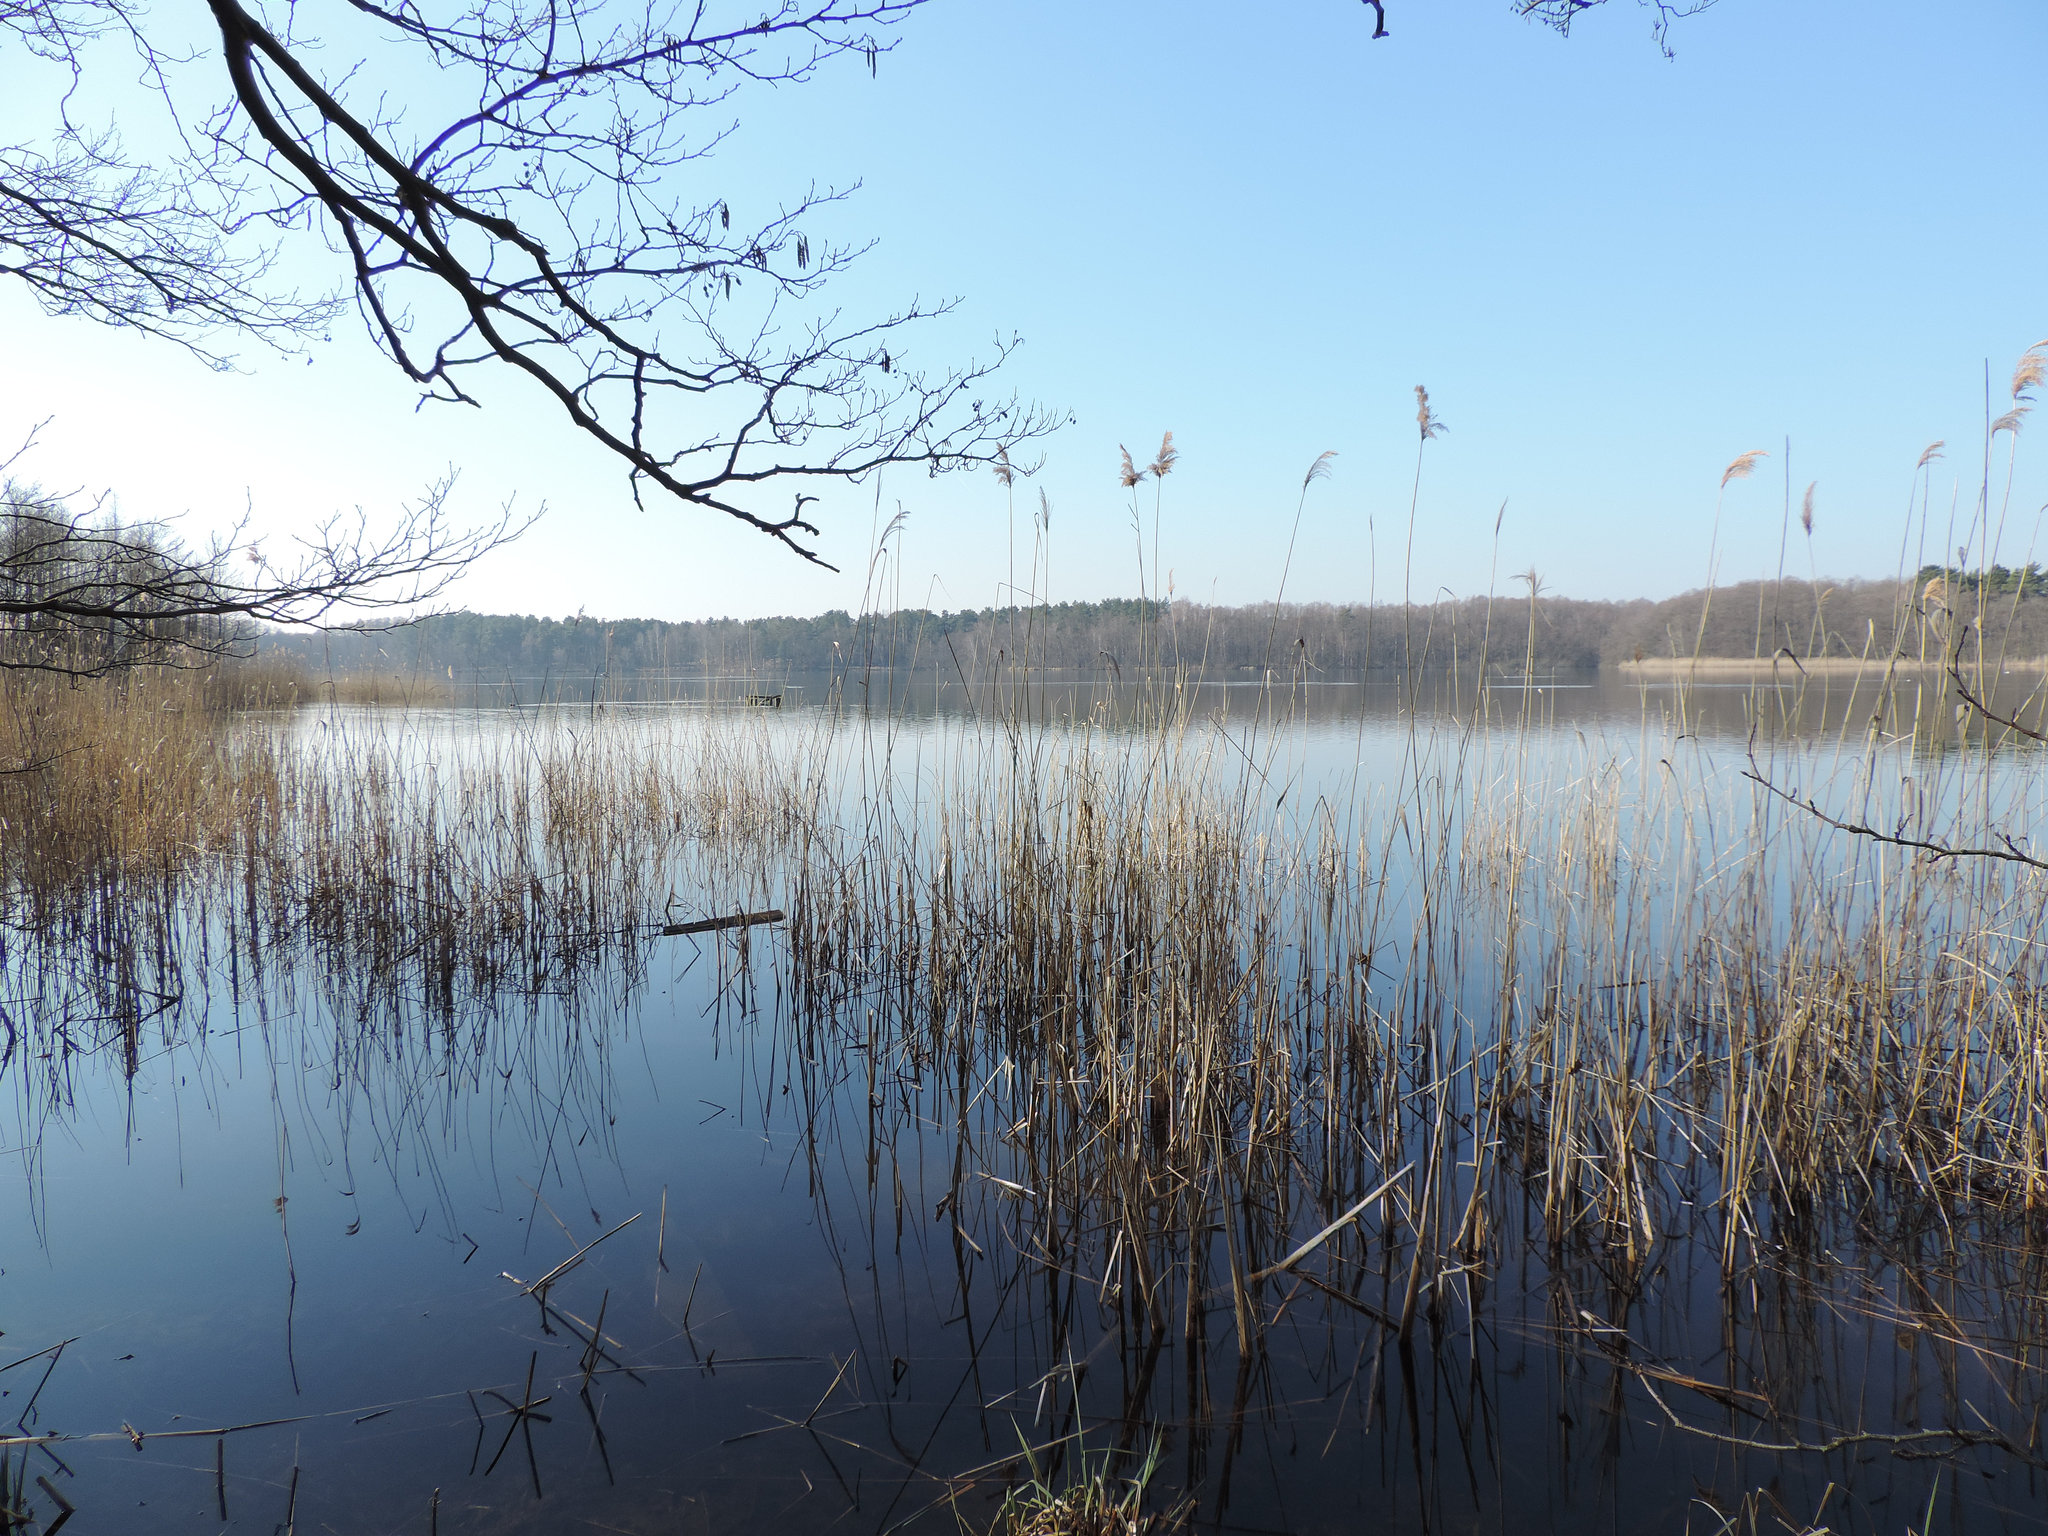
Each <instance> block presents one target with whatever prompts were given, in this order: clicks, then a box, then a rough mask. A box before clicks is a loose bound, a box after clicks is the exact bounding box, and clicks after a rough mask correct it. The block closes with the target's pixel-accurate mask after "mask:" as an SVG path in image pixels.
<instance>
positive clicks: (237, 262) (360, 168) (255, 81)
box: [0, 0, 1060, 563]
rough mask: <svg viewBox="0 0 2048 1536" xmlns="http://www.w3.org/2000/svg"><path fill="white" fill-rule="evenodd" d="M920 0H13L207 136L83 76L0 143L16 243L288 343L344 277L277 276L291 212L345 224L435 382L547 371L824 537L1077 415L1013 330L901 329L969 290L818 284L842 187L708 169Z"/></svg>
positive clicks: (475, 393) (119, 310) (85, 58)
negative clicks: (850, 291)
mask: <svg viewBox="0 0 2048 1536" xmlns="http://www.w3.org/2000/svg"><path fill="white" fill-rule="evenodd" d="M921 3H922V0H781V3H773V4H771V6H770V8H769V9H767V10H765V11H760V10H741V9H739V8H737V7H735V6H727V5H722V4H720V3H718V0H692V3H683V4H677V3H673V0H465V3H461V4H435V3H432V0H391V3H380V0H343V3H337V4H332V5H328V6H324V7H317V8H316V7H311V6H285V5H276V6H273V7H269V8H266V7H264V6H263V5H261V4H260V3H248V0H208V9H209V11H210V13H211V17H212V21H213V23H214V28H215V33H216V36H217V45H210V46H209V47H207V48H205V49H203V50H197V51H193V50H189V49H188V50H185V51H180V50H179V49H178V48H177V47H176V46H174V45H173V44H172V43H170V42H168V41H166V40H165V38H164V37H163V36H162V35H161V32H160V30H159V28H160V26H161V23H159V22H158V20H157V18H155V17H154V16H153V15H150V14H148V13H145V12H144V11H143V10H142V9H141V8H140V6H139V5H137V4H135V3H134V0H0V27H4V28H6V29H7V30H9V31H12V32H13V33H14V34H15V36H16V39H17V43H18V46H19V47H20V48H21V49H22V50H23V51H25V52H26V53H27V54H29V55H31V56H33V57H35V58H37V59H40V60H42V61H43V62H44V63H45V64H46V65H48V66H49V67H50V68H51V69H54V70H59V71H62V70H68V71H70V72H71V75H72V77H73V78H74V79H82V78H84V77H85V76H86V74H87V73H88V71H89V70H91V69H96V68H100V67H101V62H100V60H101V55H102V54H103V53H104V52H106V51H107V50H111V49H115V48H119V47H125V48H127V49H129V50H130V51H132V53H133V54H134V55H135V56H136V57H138V58H139V59H140V60H141V63H142V67H143V76H144V79H145V81H147V82H148V83H149V84H150V85H151V86H152V87H153V88H154V89H155V90H156V92H157V93H158V95H159V97H160V98H161V101H162V103H163V105H164V107H165V108H166V109H167V110H168V111H169V112H170V114H171V116H172V119H173V120H174V121H175V122H176V123H177V124H178V125H179V126H180V129H181V131H182V133H183V138H182V139H181V140H180V142H181V144H182V145H183V146H185V148H184V151H183V153H182V154H181V155H180V156H179V157H177V158H176V159H175V160H174V161H173V162H172V163H171V164H169V165H168V166H162V165H152V164H147V163H142V162H137V161H132V160H130V159H129V158H128V157H127V156H126V155H125V153H124V151H123V149H122V147H121V143H120V140H119V139H118V138H117V137H115V136H114V135H113V134H112V133H111V132H110V131H100V132H94V131H91V130H89V129H87V128H84V127H82V126H80V125H78V124H75V123H73V122H72V121H70V120H69V115H68V109H67V110H66V112H65V113H64V114H63V117H62V120H61V121H59V122H58V123H57V124H56V125H54V130H53V132H52V134H51V136H50V141H49V143H47V144H44V145H41V146H27V147H16V148H13V149H0V257H5V258H6V259H5V260H4V261H0V270H6V271H10V272H12V273H14V274H15V275H17V276H20V277H22V278H23V279H24V280H26V281H27V282H29V283H30V284H31V285H32V286H33V287H34V288H35V290H36V292H37V293H38V294H39V295H40V296H41V297H42V298H43V300H44V302H45V303H46V304H48V305H50V306H51V307H54V308H57V309H61V310H68V311H72V312H79V313H84V314H87V315H90V316H93V317H95V318H99V319H105V320H112V321H114V322H116V323H122V324H132V325H139V326H143V327H145V328H147V329H151V330H155V331H158V332H161V333H163V334H167V335H171V336H173V337H175V338H177V339H179V340H182V341H185V342H186V343H187V344H188V345H193V346H196V347H201V348H205V347H209V346H211V345H213V344H214V343H213V342H212V340H211V338H212V337H213V336H214V335H215V334H216V333H217V332H218V331H219V330H221V329H222V328H230V329H239V330H242V331H246V332H254V333H256V334H258V335H263V336H267V337H270V338H271V339H273V340H277V341H280V342H285V343H288V342H289V341H290V339H291V338H292V337H293V336H295V335H303V334H305V333H306V332H307V331H308V330H309V329H311V328H313V327H317V326H320V325H324V324H325V323H326V320H327V318H328V308H327V306H325V305H324V304H323V302H322V301H320V300H318V299H316V300H312V301H308V300H305V299H303V298H301V297H300V296H298V295H297V294H294V293H292V292H290V291H288V290H286V289H282V288H280V287H279V286H278V285H277V284H276V279H277V278H278V276H279V274H280V273H281V271H282V270H283V268H282V267H281V266H280V264H279V263H278V260H277V257H278V251H279V245H278V242H279V240H280V239H284V238H286V237H287V236H289V234H290V233H291V232H292V231H293V230H295V229H301V228H308V227H311V228H317V229H318V231H319V232H320V233H321V234H322V235H324V237H325V239H326V242H327V246H328V249H329V251H330V252H331V254H332V255H333V256H334V257H336V258H338V260H339V263H340V266H339V273H340V276H339V279H338V281H337V284H336V287H337V288H338V289H340V290H343V291H345V292H346V293H347V294H348V295H349V297H350V298H351V299H352V300H353V303H354V305H355V307H356V309H357V311H358V312H359V314H360V315H361V318H362V320H363V321H364V323H365V325H366V326H367V328H368V331H369V334H370V336H371V338H372V339H373V340H374V342H375V344H376V345H377V346H378V347H379V348H380V349H381V350H382V351H383V353H384V354H385V355H386V356H387V357H388V358H389V359H390V360H391V361H392V362H393V363H394V364H395V365H396V366H397V367H398V368H399V369H400V370H401V371H402V372H403V374H404V376H405V377H406V378H407V379H408V380H410V381H411V383H412V384H413V385H414V386H415V387H416V388H418V389H419V390H420V392H421V394H422V396H423V397H424V398H426V399H432V400H438V401H446V402H454V403H462V404H471V405H474V404H476V403H478V400H479V392H480V391H481V390H483V389H484V388H485V385H484V383H483V381H484V380H485V379H487V378H489V377H491V376H494V375H496V376H512V377H516V378H518V379H521V380H523V381H524V382H525V383H526V384H527V385H528V386H530V387H533V388H537V389H538V390H540V391H541V392H543V393H544V394H545V395H546V396H547V397H549V398H551V399H552V400H553V401H554V402H555V404H556V405H557V406H558V407H559V408H560V410H561V411H562V413H563V415H564V417H565V418H566V419H567V421H568V423H569V425H570V427H571V428H572V430H574V431H575V432H577V433H580V434H583V435H584V436H586V437H588V438H590V439H593V440H595V441H596V442H597V443H599V444H600V445H602V447H603V448H604V449H605V450H606V451H607V452H608V453H610V454H611V455H612V456H613V457H614V458H615V460H616V461H617V462H618V463H619V465H620V466H621V468H622V470H623V471H624V472H625V474H626V476H627V477H628V479H629V480H630V482H631V485H632V489H633V493H634V495H635V496H636V498H640V497H644V495H645V494H646V492H647V491H648V490H649V489H650V488H651V489H652V490H654V491H655V492H656V493H658V494H661V495H665V496H666V497H669V498H673V499H674V500H678V501H681V502H682V503H684V504H685V505H688V506H691V507H694V508H699V509H705V510H710V511H715V512H719V513H722V514H725V515H727V516H730V517H732V518H736V519H738V520H739V521H741V522H743V523H746V524H748V525H750V526H751V527H753V528H756V529H758V530H760V531H761V532H763V533H766V534H768V535H769V536H771V537H773V538H775V539H777V540H779V541H781V542H782V543H783V544H784V545H786V546H787V547H789V548H790V549H792V550H794V551H796V552H797V553H798V554H800V555H802V556H803V557H804V558H806V559H809V560H819V556H818V554H817V552H816V550H815V548H814V546H813V544H812V542H811V540H812V539H813V538H814V537H815V535H816V534H817V531H818V530H817V528H816V527H815V526H814V524H813V523H812V522H811V521H810V520H809V518H808V517H807V515H806V510H805V509H806V507H807V505H809V504H810V503H812V502H815V501H817V500H818V497H819V493H820V492H821V491H823V490H824V489H825V488H826V487H828V486H829V485H831V484H835V483H838V484H844V483H846V482H848V481H854V480H860V479H863V478H866V477H868V476H871V475H873V474H874V473H876V472H878V471H881V470H884V469H887V468H890V467H899V466H909V467H921V468H923V469H925V470H927V471H929V472H933V473H936V472H939V471H942V470H947V469H952V468H956V467H960V466H964V465H972V464H983V463H993V462H995V461H996V458H997V455H998V454H999V453H1002V452H1005V451H1008V450H1013V449H1015V448H1016V446H1017V445H1018V444H1019V443H1020V442H1022V441H1025V440H1027V439H1030V438H1032V437H1035V436H1037V435H1038V434H1040V433H1042V432H1044V431H1046V430H1049V429H1050V428H1051V427H1053V426H1055V425H1057V424H1058V421H1059V419H1060V418H1058V417H1057V416H1056V415H1054V414H1050V413H1047V412H1044V411H1041V410H1038V409H1036V408H1033V407H1029V406H1023V405H1020V404H1019V403H1018V402H1017V401H1015V400H1014V399H1009V398H1001V397H999V396H998V395H997V394H996V393H995V392H994V389H993V384H992V381H991V380H990V378H989V375H990V373H991V372H992V371H993V370H994V369H995V368H996V367H997V366H999V365H1000V363H1001V362H1002V360H1003V358H1004V357H1005V356H1006V355H1007V354H1008V352H1009V350H1010V347H1011V346H1012V345H1014V343H1013V342H998V343H997V344H996V346H995V348H994V353H993V356H992V357H991V358H989V359H988V360H986V361H984V362H981V363H975V364H968V365H965V366H961V367H957V368H954V369H951V370H946V371H940V372H936V373H927V372H924V371H920V370H918V369H915V368H911V367H906V366H905V365H904V352H905V347H906V342H905V340H904V334H903V333H904V332H905V329H906V328H907V327H910V326H912V325H913V324H914V323H915V322H918V321H921V320H926V319H929V318H931V317H933V316H935V315H937V314H940V313H943V312H944V311H945V310H946V309H947V308H949V307H950V306H949V305H947V304H925V303H920V302H913V303H911V304H910V305H908V306H907V307H905V308H903V309H901V310H899V311H897V312H895V313H891V314H885V315H882V316H880V317H877V318H873V319H867V320H849V319H845V318H843V317H842V316H840V315H839V314H838V313H837V312H836V311H834V310H831V309H829V308H827V307H824V305H823V302H822V295H821V290H822V289H823V288H824V287H825V285H826V284H827V283H828V282H829V281H830V280H831V279H832V278H834V277H835V276H837V275H839V274H840V273H842V272H843V271H845V269H846V268H847V267H848V265H849V264H850V263H851V262H852V261H853V260H854V259H855V257H856V256H858V255H859V254H860V250H859V248H857V247H853V246H848V245H844V244H837V243H834V242H833V241H832V240H831V239H829V238H828V237H827V236H825V235H824V234H822V233H820V232H819V230H818V229H817V228H816V226H817V225H819V224H820V223H821V222H822V221H821V219H820V215H821V214H822V213H823V211H824V210H825V209H826V208H827V207H828V206H829V205H831V204H833V203H835V202H837V201H838V200H839V199H840V198H841V196H842V195H843V194H842V193H840V192H839V191H836V190H830V189H823V190H821V189H818V188H816V187H813V188H810V189H807V190H805V191H804V192H803V193H802V194H801V195H799V196H796V197H795V198H793V199H792V200H791V201H789V202H787V203H784V204H780V205H776V206H772V207H765V206H763V205H764V204H765V203H766V201H767V200H766V199H765V198H763V197H760V196H759V195H758V194H757V195H756V197H755V199H754V202H755V210H754V212H753V215H752V217H751V218H750V219H749V218H746V217H743V216H742V214H741V212H740V211H739V210H738V209H737V208H736V206H735V205H736V203H737V202H738V201H739V200H738V199H737V198H735V197H730V196H727V195H723V194H721V193H719V192H717V191H715V190H714V189H713V187H712V185H711V183H710V181H709V176H710V168H709V165H708V163H707V161H708V157H709V156H710V155H711V153H712V152H713V151H714V150H715V149H716V148H717V147H718V145H719V144H720V143H721V142H722V141H723V139H724V138H725V137H726V136H727V134H729V133H730V132H731V129H732V114H733V113H734V112H735V111H737V110H738V107H739V102H738V100H737V97H738V95H739V94H740V93H741V92H743V91H750V90H754V89H757V88H765V87H776V88H780V87H788V86H793V85H798V84H801V83H803V82H805V81H808V80H810V79H812V78H813V77H814V76H815V75H816V74H817V73H818V72H819V71H820V70H821V69H823V68H826V67H827V66H829V65H832V64H834V63H839V64H849V63H851V64H854V65H857V66H861V67H866V68H868V69H870V70H873V69H874V68H875V67H876V65H877V61H878V59H879V58H880V57H881V56H882V55H883V54H885V53H886V52H887V51H888V50H889V48H890V47H891V46H892V44H891V40H890V35H889V34H890V29H891V28H892V27H893V26H894V25H895V24H896V23H897V22H899V21H900V20H902V19H903V18H904V17H905V16H906V15H908V14H909V13H910V12H912V11H913V10H915V9H916V7H917V6H918V5H919V4H921ZM316 26H317V27H320V28H322V29H324V31H323V35H316V34H315V33H314V32H313V31H312V30H311V29H312V28H313V27H316ZM401 102H402V103H403V105H400V103H401ZM821 563H822V562H821Z"/></svg>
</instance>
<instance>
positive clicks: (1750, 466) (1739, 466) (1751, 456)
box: [1721, 448, 1770, 490]
mask: <svg viewBox="0 0 2048 1536" xmlns="http://www.w3.org/2000/svg"><path fill="white" fill-rule="evenodd" d="M1769 457H1770V454H1769V453H1767V452H1766V451H1765V450H1763V449H1762V448H1752V449H1750V450H1749V452H1747V453H1744V454H1739V455H1737V457H1736V459H1735V462H1734V463H1732V464H1730V465H1729V466H1728V467H1727V468H1726V469H1724V470H1722V471H1721V488H1722V489H1723V490H1726V489H1727V488H1728V482H1729V481H1730V480H1747V479H1748V478H1749V477H1750V476H1751V475H1752V474H1754V473H1755V472H1756V466H1757V461H1758V460H1759V459H1768V458H1769Z"/></svg>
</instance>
